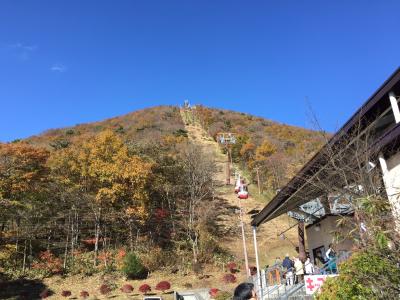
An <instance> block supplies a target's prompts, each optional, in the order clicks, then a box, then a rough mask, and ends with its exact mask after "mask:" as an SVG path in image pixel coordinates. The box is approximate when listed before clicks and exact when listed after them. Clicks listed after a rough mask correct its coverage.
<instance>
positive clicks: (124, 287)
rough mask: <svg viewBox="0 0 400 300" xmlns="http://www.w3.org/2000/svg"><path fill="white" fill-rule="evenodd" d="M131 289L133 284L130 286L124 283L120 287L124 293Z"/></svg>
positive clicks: (130, 291) (129, 291)
mask: <svg viewBox="0 0 400 300" xmlns="http://www.w3.org/2000/svg"><path fill="white" fill-rule="evenodd" d="M132 291H133V286H131V285H130V284H124V285H123V286H122V287H121V292H124V293H132Z"/></svg>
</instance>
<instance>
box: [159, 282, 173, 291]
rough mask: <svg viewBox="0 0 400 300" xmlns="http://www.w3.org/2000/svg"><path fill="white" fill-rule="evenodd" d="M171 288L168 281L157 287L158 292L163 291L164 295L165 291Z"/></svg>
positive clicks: (160, 283)
mask: <svg viewBox="0 0 400 300" xmlns="http://www.w3.org/2000/svg"><path fill="white" fill-rule="evenodd" d="M170 288H171V284H170V283H169V282H168V281H160V282H159V283H157V285H156V290H157V291H162V292H163V293H164V291H166V290H169V289H170Z"/></svg>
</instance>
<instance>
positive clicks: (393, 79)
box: [251, 68, 400, 226]
mask: <svg viewBox="0 0 400 300" xmlns="http://www.w3.org/2000/svg"><path fill="white" fill-rule="evenodd" d="M389 92H394V93H395V95H400V68H398V69H397V70H396V71H395V72H394V73H393V74H392V75H391V76H390V77H389V78H388V79H387V80H386V81H385V82H384V83H383V84H382V86H381V87H380V88H378V89H377V90H376V92H375V93H373V94H372V96H371V97H369V98H368V100H367V101H366V102H365V103H364V104H363V105H362V106H361V107H360V108H359V109H358V110H357V111H356V112H355V113H354V114H353V115H352V116H351V117H350V119H349V120H348V121H347V122H346V123H345V124H344V125H343V126H342V127H341V128H340V129H339V130H338V131H337V132H336V133H335V134H334V135H333V136H332V137H331V138H330V140H329V141H328V142H327V143H326V144H325V145H324V146H323V147H322V148H321V150H319V151H318V152H317V153H316V154H315V155H314V156H313V157H312V158H311V159H310V161H308V162H307V163H306V164H305V165H304V166H303V168H302V169H301V170H300V171H299V172H298V173H297V174H296V176H294V177H293V178H292V179H291V180H290V181H289V183H288V184H287V185H286V186H284V187H283V188H282V189H281V190H280V191H279V193H278V194H277V195H276V196H275V197H274V198H273V199H272V200H271V201H270V202H269V203H268V204H267V205H266V206H265V207H264V208H263V209H262V210H261V211H260V212H259V213H258V214H257V215H256V216H255V217H254V219H253V221H252V222H251V225H252V226H259V225H260V224H262V223H263V222H266V221H269V220H272V219H274V218H276V217H278V216H279V215H281V214H283V213H286V212H288V211H290V210H292V209H294V208H296V207H298V206H299V205H302V204H304V203H306V202H308V201H310V199H314V198H316V197H318V196H319V195H320V193H322V190H318V188H316V187H315V186H312V183H310V182H309V180H308V179H307V178H310V177H311V176H312V175H313V174H315V173H316V172H318V170H319V169H320V168H321V166H323V165H326V164H327V163H328V162H327V158H326V155H325V152H326V151H328V149H332V148H334V146H335V144H338V145H339V144H340V143H343V141H344V139H346V137H348V135H349V133H351V132H352V131H355V130H360V127H367V126H369V124H371V122H373V121H374V120H376V119H377V118H378V116H381V115H382V113H383V112H384V111H387V110H388V108H390V101H389ZM378 125H379V124H378ZM378 125H376V126H378ZM383 128H384V130H383V131H382V132H379V135H378V136H376V138H375V139H374V141H373V143H372V147H373V151H374V153H378V152H379V151H382V149H388V148H390V147H391V148H393V145H394V144H396V145H398V144H400V138H399V137H400V126H399V124H397V125H396V124H395V123H393V125H392V126H386V127H383ZM394 142H395V143H394Z"/></svg>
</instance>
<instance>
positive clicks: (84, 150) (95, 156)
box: [51, 130, 153, 205]
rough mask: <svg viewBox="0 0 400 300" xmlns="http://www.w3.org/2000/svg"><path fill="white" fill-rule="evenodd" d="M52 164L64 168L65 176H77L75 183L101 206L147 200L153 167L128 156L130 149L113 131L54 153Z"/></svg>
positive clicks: (137, 157)
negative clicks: (148, 184) (82, 186)
mask: <svg viewBox="0 0 400 300" xmlns="http://www.w3.org/2000/svg"><path fill="white" fill-rule="evenodd" d="M51 165H52V167H53V169H57V168H58V169H60V170H61V169H62V170H63V171H64V173H65V176H66V177H70V176H71V175H75V176H76V177H77V178H78V179H77V182H76V184H82V185H84V190H85V191H87V192H90V193H92V194H93V195H94V196H95V201H96V202H97V203H99V204H111V205H114V204H115V205H117V204H118V205H121V204H122V203H128V205H131V204H135V203H140V204H144V203H146V202H147V200H148V193H147V191H146V186H147V183H148V181H149V178H150V176H151V175H152V167H153V164H152V163H150V162H147V161H145V160H143V159H141V158H140V157H139V156H134V155H133V156H132V155H129V151H128V148H127V146H126V145H125V144H124V142H123V141H122V139H121V138H120V137H119V136H118V135H117V134H116V133H114V132H112V131H109V130H107V131H104V132H101V133H99V134H98V135H97V136H95V137H93V138H91V139H89V140H87V141H86V142H84V143H83V144H81V145H75V146H72V147H70V149H69V148H68V149H65V150H60V151H57V152H55V153H54V157H53V158H52V160H51ZM57 165H58V166H57Z"/></svg>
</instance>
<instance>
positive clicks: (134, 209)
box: [125, 206, 149, 225]
mask: <svg viewBox="0 0 400 300" xmlns="http://www.w3.org/2000/svg"><path fill="white" fill-rule="evenodd" d="M125 214H126V215H127V216H128V217H129V218H133V219H135V220H136V222H137V223H139V224H141V225H143V224H144V223H145V220H146V219H147V218H148V216H149V214H148V211H147V210H146V208H145V207H144V206H129V207H127V208H126V209H125Z"/></svg>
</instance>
